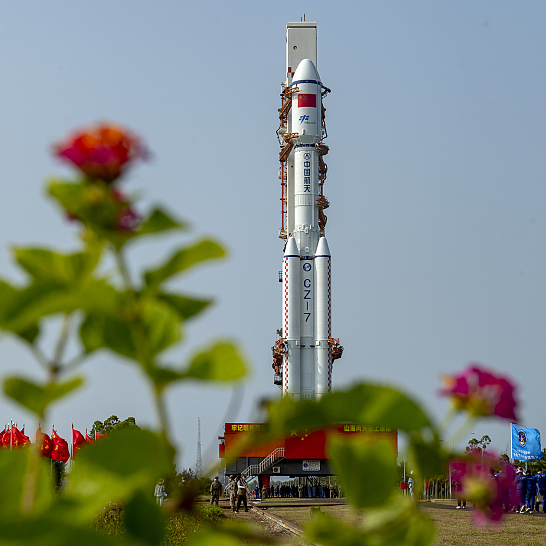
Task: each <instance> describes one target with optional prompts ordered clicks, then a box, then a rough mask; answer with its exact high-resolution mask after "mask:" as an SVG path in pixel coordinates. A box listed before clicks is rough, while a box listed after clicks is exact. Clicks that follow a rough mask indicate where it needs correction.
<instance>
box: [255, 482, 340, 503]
mask: <svg viewBox="0 0 546 546" xmlns="http://www.w3.org/2000/svg"><path fill="white" fill-rule="evenodd" d="M254 495H255V497H256V498H262V499H263V498H275V497H277V498H293V499H297V498H300V499H301V498H308V499H316V498H322V499H328V498H329V499H333V498H339V497H340V496H341V487H336V486H335V485H334V484H332V483H331V484H329V485H325V484H320V483H318V484H315V485H303V484H299V485H296V484H291V485H280V484H277V485H271V486H270V487H269V488H266V487H262V490H261V491H259V489H258V486H256V487H255V489H254Z"/></svg>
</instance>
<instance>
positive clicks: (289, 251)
mask: <svg viewBox="0 0 546 546" xmlns="http://www.w3.org/2000/svg"><path fill="white" fill-rule="evenodd" d="M299 255H300V251H299V250H298V245H297V244H296V239H294V237H289V238H288V241H287V243H286V248H285V249H284V256H285V257H287V256H297V257H299Z"/></svg>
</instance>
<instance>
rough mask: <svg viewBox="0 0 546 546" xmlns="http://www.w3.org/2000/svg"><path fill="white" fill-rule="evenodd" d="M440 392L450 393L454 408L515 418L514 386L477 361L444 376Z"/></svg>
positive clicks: (485, 414) (479, 414) (482, 415)
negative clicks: (456, 372) (457, 372)
mask: <svg viewBox="0 0 546 546" xmlns="http://www.w3.org/2000/svg"><path fill="white" fill-rule="evenodd" d="M444 384H445V388H444V389H443V390H442V391H441V393H442V394H443V395H446V396H449V397H450V398H451V400H452V402H453V405H454V406H455V409H457V410H465V411H468V412H469V413H470V414H471V415H473V416H474V417H488V416H493V415H496V416H497V417H501V418H503V419H510V420H512V421H517V418H516V414H515V409H516V401H515V400H514V386H513V385H512V383H511V382H510V381H509V380H508V379H507V378H506V377H502V376H497V375H494V374H493V373H491V372H490V371H489V370H487V369H485V368H483V367H482V366H480V365H478V364H473V365H470V366H469V367H468V368H466V369H465V370H463V372H462V373H460V374H458V375H449V376H446V377H445V378H444Z"/></svg>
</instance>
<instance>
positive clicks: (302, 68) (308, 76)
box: [292, 59, 320, 85]
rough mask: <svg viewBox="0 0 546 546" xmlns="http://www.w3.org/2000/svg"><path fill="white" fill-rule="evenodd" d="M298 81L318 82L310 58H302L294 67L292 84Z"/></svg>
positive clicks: (317, 76) (316, 73)
mask: <svg viewBox="0 0 546 546" xmlns="http://www.w3.org/2000/svg"><path fill="white" fill-rule="evenodd" d="M299 81H304V82H316V83H320V76H319V74H318V72H317V69H316V67H315V65H314V64H313V61H312V60H311V59H303V60H302V61H301V62H300V64H299V65H298V68H296V72H295V73H294V77H293V79H292V85H297V83H298V82H299Z"/></svg>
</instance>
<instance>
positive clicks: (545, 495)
mask: <svg viewBox="0 0 546 546" xmlns="http://www.w3.org/2000/svg"><path fill="white" fill-rule="evenodd" d="M536 479H537V487H538V492H539V493H540V495H541V496H542V513H543V514H546V506H545V505H546V474H544V470H542V469H539V471H538V472H537V475H536ZM537 512H538V504H537Z"/></svg>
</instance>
